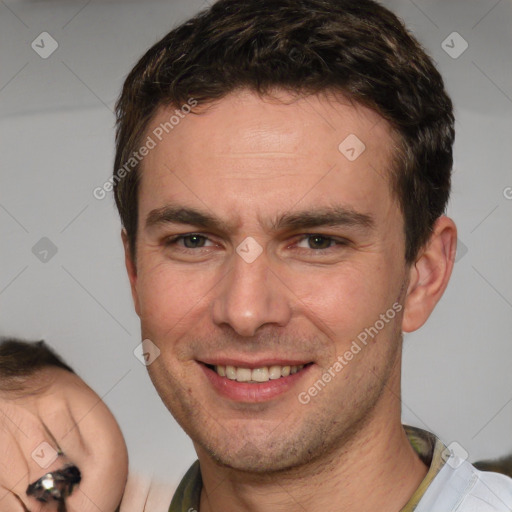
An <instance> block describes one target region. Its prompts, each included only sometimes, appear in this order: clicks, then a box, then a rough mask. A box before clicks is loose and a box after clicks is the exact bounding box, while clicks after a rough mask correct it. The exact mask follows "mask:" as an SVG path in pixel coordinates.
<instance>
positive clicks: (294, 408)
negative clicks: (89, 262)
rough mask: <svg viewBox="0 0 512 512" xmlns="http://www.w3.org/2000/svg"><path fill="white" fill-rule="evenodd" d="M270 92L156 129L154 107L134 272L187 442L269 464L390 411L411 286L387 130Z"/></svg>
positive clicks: (334, 442)
mask: <svg viewBox="0 0 512 512" xmlns="http://www.w3.org/2000/svg"><path fill="white" fill-rule="evenodd" d="M280 99H281V100H283V101H276V100H275V99H274V100H271V99H268V98H267V99H262V98H260V97H258V96H257V95H255V94H253V93H251V92H248V91H243V92H239V93H236V94H231V95H229V96H227V97H225V98H224V99H222V100H220V101H218V102H217V103H215V104H213V105H210V106H209V107H208V108H207V109H201V113H200V114H199V115H194V114H189V115H186V116H185V117H184V118H183V119H180V122H179V124H178V125H176V126H174V128H173V129H172V131H170V133H169V134H167V135H165V134H164V137H162V141H158V140H157V139H156V137H155V136H154V134H153V132H154V130H155V129H156V128H157V127H158V126H160V123H165V122H167V121H169V118H170V117H171V116H172V115H173V113H174V108H172V109H171V108H170V109H163V108H162V109H161V110H160V111H159V112H158V114H157V116H156V117H155V118H154V119H153V121H152V123H151V125H150V127H149V129H148V131H147V134H148V135H150V136H152V137H153V139H155V141H156V142H157V145H156V147H155V148H154V149H152V150H151V151H150V153H149V155H148V156H147V157H146V158H145V159H144V161H143V169H142V173H141V174H142V177H141V182H140V188H139V225H138V234H137V265H136V274H135V272H133V271H132V273H131V282H132V291H133V294H134V300H135V305H136V309H137V313H138V314H139V316H140V319H141V325H142V335H143V338H144V339H149V340H151V342H152V343H154V344H155V345H156V346H157V347H158V349H159V350H160V355H159V356H158V357H157V358H156V359H155V360H154V362H152V364H150V365H149V367H148V370H149V374H150V376H151V379H152V381H153V383H154V385H155V387H156V389H157V391H158V393H159V394H160V396H161V398H162V400H163V401H164V403H165V404H166V406H167V407H168V408H169V410H170V411H171V412H172V414H173V415H174V416H175V418H176V419H177V421H178V422H179V423H180V424H181V426H182V427H183V428H184V430H185V431H186V432H187V433H188V434H189V435H190V437H191V438H192V439H193V441H194V442H195V445H196V448H197V449H198V450H199V451H202V452H206V453H208V454H209V455H211V456H212V457H213V458H214V459H215V460H217V461H219V462H221V463H223V464H227V465H229V466H232V467H234V468H238V469H244V470H249V471H265V472H268V471H271V470H278V469H283V468H289V467H293V466H297V465H300V464H302V463H305V462H307V461H308V460H311V459H313V458H315V457H319V456H321V455H322V454H323V453H326V452H327V451H328V450H331V451H332V449H333V447H335V446H340V445H341V444H342V443H344V442H346V441H347V440H348V439H349V438H350V436H351V435H352V434H353V433H354V431H356V430H357V428H359V426H361V425H362V424H365V421H370V418H371V421H373V422H374V423H375V422H377V423H378V422H380V424H381V425H384V424H385V423H386V422H389V420H390V417H394V416H395V415H396V414H397V410H396V408H394V407H389V403H390V402H389V403H385V402H386V400H387V398H385V397H387V396H388V395H389V393H387V392H386V390H387V389H389V388H391V387H392V388H393V390H394V392H395V393H398V392H399V390H398V382H399V372H400V340H401V317H402V314H401V313H399V310H400V309H401V306H399V305H398V304H403V300H404V296H405V293H406V287H407V269H406V266H405V262H404V257H403V255H404V247H405V241H404V235H403V219H402V215H401V213H400V210H399V207H398V204H397V201H396V198H395V197H393V196H392V195H391V193H390V187H389V178H388V169H389V166H390V162H391V157H392V153H393V151H394V145H393V139H392V137H391V133H390V130H389V127H388V125H387V124H386V123H385V122H384V120H383V119H382V118H380V117H379V116H378V115H377V114H376V113H374V112H372V111H370V110H367V109H365V108H363V107H360V106H358V107H355V106H353V105H350V104H349V102H346V101H343V100H341V101H342V102H339V101H335V100H334V99H333V98H330V99H329V98H327V97H325V96H310V97H308V98H302V99H296V100H293V99H292V97H291V96H289V95H287V94H285V93H281V94H280ZM160 131H161V130H160ZM155 133H156V132H155ZM152 134H153V135H152ZM354 136H356V137H357V139H359V140H360V141H361V142H362V143H364V145H365V149H364V151H363V152H362V153H360V151H361V149H362V146H361V145H360V143H358V142H357V139H355V138H354ZM347 137H349V139H347ZM345 139H347V141H346V142H345V143H343V144H341V150H340V148H339V146H340V143H342V142H343V141H345ZM358 153H360V154H359V156H358ZM166 208H167V210H165V209H166ZM180 210H181V214H180V216H179V217H180V218H179V221H178V220H177V216H176V213H177V212H179V211H180ZM188 210H193V211H194V212H200V213H201V214H203V216H204V217H209V218H210V220H211V221H212V222H210V223H208V224H204V223H203V222H202V220H204V219H202V218H201V217H200V216H198V215H193V214H192V212H188ZM186 211H187V212H188V213H187V214H185V213H186ZM323 215H325V217H324V218H323V219H322V218H321V216H323ZM327 217H332V218H333V219H334V220H335V222H334V221H332V222H330V221H327V220H326V218H327ZM318 219H320V220H318ZM176 237H182V238H176ZM248 238H249V239H248ZM247 239H248V240H247ZM260 251H261V253H260ZM393 304H395V308H394V309H393ZM365 329H367V330H366V331H365ZM361 333H366V344H364V343H363V342H362V341H361V340H363V339H364V338H365V336H364V335H362V334H361ZM370 333H371V334H370ZM358 336H359V338H358ZM354 340H359V341H357V345H358V346H359V348H360V350H357V348H354V347H355V346H354V345H353V341H354ZM351 347H352V349H351ZM347 351H351V352H352V354H353V357H351V358H350V357H345V356H344V354H346V352H347ZM339 356H340V357H341V358H342V359H341V360H340V359H338V357H339ZM336 361H338V362H339V364H341V366H342V368H341V369H340V366H333V365H335V363H336ZM340 361H343V363H341V362H340ZM301 365H304V367H303V368H302V369H299V371H297V373H294V374H292V375H289V376H286V374H287V373H288V370H287V368H286V367H288V366H292V367H293V366H299V368H300V366H301ZM218 366H221V367H224V368H225V367H226V366H232V367H233V366H234V367H235V369H234V370H233V369H232V368H230V369H227V370H226V369H224V371H223V369H222V368H220V369H218V368H217V370H218V371H216V367H218ZM258 368H260V370H257V371H251V370H254V369H258ZM261 368H266V370H265V369H261ZM329 368H331V372H330V374H331V379H327V378H325V372H326V371H328V370H329ZM226 371H227V372H228V374H229V375H228V376H231V377H232V378H233V377H236V379H238V380H233V379H232V378H227V377H225V376H221V375H219V374H218V372H220V373H221V374H223V373H224V372H226ZM292 371H293V369H292ZM235 372H236V373H235ZM279 375H281V376H280V377H279ZM283 375H284V376H283ZM322 376H324V378H323V383H324V385H321V384H317V388H316V389H317V392H316V393H315V392H314V391H311V392H310V391H308V390H309V389H310V388H311V387H312V386H314V384H315V382H317V381H319V380H322ZM277 377H278V378H277ZM247 379H249V380H250V382H247V381H246V380H247ZM244 380H245V382H244ZM256 380H263V381H264V382H259V383H257V382H254V381H256ZM326 380H329V381H328V382H327V383H326ZM239 381H240V382H239ZM308 397H309V399H308ZM306 402H307V403H306ZM370 413H371V414H370ZM398 414H399V412H398ZM356 427H357V428H356Z"/></svg>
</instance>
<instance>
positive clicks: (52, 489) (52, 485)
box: [27, 466, 82, 503]
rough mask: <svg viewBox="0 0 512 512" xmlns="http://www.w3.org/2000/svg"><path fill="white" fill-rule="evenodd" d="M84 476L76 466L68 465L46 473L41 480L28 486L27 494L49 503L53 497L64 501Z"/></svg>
mask: <svg viewBox="0 0 512 512" xmlns="http://www.w3.org/2000/svg"><path fill="white" fill-rule="evenodd" d="M81 479H82V476H81V474H80V470H79V469H78V468H77V467H76V466H66V467H64V468H62V469H59V470H57V471H52V472H51V473H46V475H44V476H42V477H41V478H40V479H39V480H36V481H35V482H34V483H33V484H30V485H29V486H28V487H27V496H33V497H34V498H35V499H36V500H38V501H42V502H43V503H48V501H50V500H51V499H53V500H55V501H60V502H63V501H64V499H65V498H67V497H68V496H69V495H70V494H71V493H72V492H73V487H74V486H75V485H76V484H78V483H80V480H81Z"/></svg>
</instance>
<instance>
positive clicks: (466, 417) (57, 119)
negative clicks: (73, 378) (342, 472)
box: [0, 0, 512, 481]
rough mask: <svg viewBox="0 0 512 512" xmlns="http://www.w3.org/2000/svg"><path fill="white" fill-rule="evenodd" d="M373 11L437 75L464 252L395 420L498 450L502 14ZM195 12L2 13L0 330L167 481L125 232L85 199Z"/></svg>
mask: <svg viewBox="0 0 512 512" xmlns="http://www.w3.org/2000/svg"><path fill="white" fill-rule="evenodd" d="M384 4H385V5H388V6H389V7H391V8H392V9H393V10H394V11H395V12H397V13H398V14H399V15H400V16H401V17H402V18H403V19H404V20H405V21H406V23H407V24H408V26H409V28H410V29H411V30H412V32H413V33H415V34H416V36H417V37H418V38H419V39H420V40H421V41H422V42H423V44H424V45H425V46H426V47H427V49H428V51H429V52H430V54H431V55H432V57H433V58H434V59H435V61H436V62H437V63H438V66H439V68H440V70H441V72H442V74H443V76H444V77H445V80H446V84H447V87H448V90H449V92H450V93H451V95H452V97H453V99H454V102H455V106H456V116H457V125H456V129H457V140H456V147H455V169H454V174H453V195H452V200H451V203H450V206H449V211H448V213H449V215H450V216H452V217H453V218H454V219H455V221H456V222H457V225H458V228H459V239H460V241H461V247H462V251H461V252H460V253H459V256H458V258H459V259H458V261H457V263H456V266H455V270H454V274H453V277H452V282H451V284H450V286H449V288H448V290H447V292H446V294H445V296H444V298H443V299H442V300H441V302H440V304H439V306H438V307H437V309H436V311H435V312H434V314H433V315H432V317H431V319H430V321H429V322H428V323H427V325H426V326H425V327H423V328H422V329H421V330H420V331H418V332H417V333H414V334H411V335H407V336H406V339H405V353H404V371H403V375H404V379H403V419H404V422H406V423H409V424H414V425H417V426H420V427H423V428H427V429H429V430H431V431H433V432H435V433H436V434H438V435H439V436H441V438H442V439H443V440H444V441H445V442H446V443H449V442H451V441H457V442H458V443H460V444H461V445H462V446H463V447H464V448H465V449H466V450H467V451H468V452H469V458H470V460H476V459H478V458H482V457H491V456H497V455H501V454H503V453H505V452H507V451H511V450H512V428H511V427H512V372H511V371H510V362H511V360H512V358H511V356H512V270H511V255H512V199H511V197H512V189H510V188H507V187H512V153H511V146H512V123H511V121H512V58H511V53H512V52H511V50H512V3H511V2H510V0H500V1H499V0H448V1H447V0H443V1H442V0H415V1H413V0H387V1H386V2H384ZM206 5H207V4H206V3H205V2H203V1H202V0H188V1H185V0H179V1H177V0H173V1H167V2H164V1H154V0H150V1H145V2H135V1H134V2H130V1H128V0H124V1H123V0H119V1H117V0H116V1H114V0H112V1H100V0H97V1H89V2H88V1H87V0H84V1H72V0H48V1H47V0H39V1H36V0H32V1H30V0H18V1H16V0H4V1H2V2H0V59H1V66H0V112H1V121H0V136H1V139H0V140H1V143H2V144H1V153H0V155H1V159H0V166H1V167H0V169H1V171H0V172H1V178H0V232H1V244H0V258H1V259H0V314H1V317H0V335H4V336H6V335H15V336H21V337H24V338H28V339H45V340H46V341H47V342H49V344H50V345H52V346H53V347H54V348H55V349H56V350H57V351H58V352H59V353H61V354H62V355H63V356H64V358H65V359H66V360H67V361H69V363H70V364H71V365H72V366H74V367H75V368H76V370H77V372H78V373H79V374H80V375H81V376H82V378H84V379H85V381H86V382H88V383H89V385H91V387H93V388H94V389H95V390H96V391H97V392H98V394H99V395H100V396H102V397H103V399H104V401H105V402H106V403H107V405H108V406H109V407H110V408H111V409H112V411H113V412H114V414H115V416H116V418H117V419H118V421H119V423H120V425H121V428H122V430H123V432H124V434H125V437H126V440H127V444H128V448H129V452H130V456H131V464H132V467H134V468H135V469H137V470H138V471H143V472H147V473H150V472H153V471H154V472H155V473H156V474H159V476H160V477H165V478H169V479H170V480H173V481H177V480H178V479H179V478H180V477H181V475H182V474H183V473H184V471H185V470H186V469H187V468H188V466H189V465H190V463H191V462H192V461H193V460H195V453H194V451H193V447H192V443H191V442H190V440H189V439H188V438H187V436H186V435H185V434H184V433H183V432H182V431H181V429H180V428H179V427H178V426H177V424H176V423H175V421H174V420H173V418H172V417H171V415H170V414H169V413H168V411H167V409H166V408H165V407H164V405H163V404H162V403H161V401H160V399H159V397H158V396H157V394H156V391H155V390H154V388H153V386H152V384H151V382H150V380H149V378H148V376H147V373H146V369H145V367H144V366H143V365H142V364H141V363H140V362H139V361H138V360H137V359H136V358H135V357H134V355H133V350H134V348H135V347H136V346H137V345H138V344H139V342H140V337H139V336H140V332H139V325H138V318H137V316H136V315H135V313H134V311H133V308H132V302H131V296H130V293H129V286H128V280H127V278H126V276H125V270H124V264H123V254H122V246H121V242H120V237H119V231H120V223H119V220H118V217H117V213H116V211H115V209H114V205H113V198H112V197H111V196H108V197H107V198H106V199H104V200H101V201H100V200H97V199H95V198H94V197H93V195H92V191H93V189H94V188H95V187H97V186H99V185H101V184H102V183H104V181H105V180H106V179H107V178H108V177H109V175H110V173H111V166H112V161H113V154H114V153H113V147H114V146H113V135H114V132H113V123H114V115H113V113H112V110H113V106H114V102H115V99H116V97H117V95H118V93H119V91H120V87H121V84H122V81H123V78H124V77H125V75H126V74H127V73H128V71H129V70H130V68H131V66H132V65H133V64H134V63H135V61H136V60H137V59H138V57H139V56H140V55H141V54H142V53H143V52H144V51H145V50H146V49H147V48H148V47H149V46H151V45H152V44H153V43H154V42H156V41H157V40H158V39H160V38H161V37H162V36H163V35H164V34H166V33H167V32H168V31H169V30H170V29H171V28H172V27H173V26H175V25H176V24H178V23H179V22H181V21H183V20H184V19H185V18H187V17H189V16H190V15H192V14H194V13H195V12H196V11H198V10H199V9H202V8H204V7H206ZM43 31H47V32H48V33H50V34H51V36H52V37H53V38H54V39H55V40H56V41H57V43H58V45H59V46H58V49H57V50H56V51H55V52H54V53H53V54H52V55H51V56H50V57H49V58H47V59H42V58H41V57H40V56H39V55H38V54H37V53H36V52H35V51H34V50H33V49H32V48H31V43H32V41H34V40H36V38H37V36H39V34H40V33H41V32H43ZM454 31H456V32H458V33H459V34H460V35H461V36H462V37H463V38H464V40H465V41H467V43H468V45H469V46H468V48H467V50H466V51H465V52H464V53H462V55H460V56H459V57H458V58H452V57H451V56H450V55H448V53H446V51H445V50H444V49H443V47H442V42H443V41H444V40H446V38H447V37H448V36H449V35H450V34H451V33H452V32H454ZM38 40H39V41H40V39H37V40H36V41H38ZM452 40H453V43H452ZM461 42H462V41H461V40H459V39H453V36H450V37H449V38H448V39H447V42H446V43H445V45H447V44H448V45H450V46H453V47H454V48H453V49H452V50H451V51H452V53H453V52H457V51H458V50H460V49H461V48H462V47H461V46H460V45H461ZM39 44H40V43H39ZM47 44H48V43H46V48H48V46H47ZM507 192H508V194H507ZM506 195H508V199H507V197H506ZM43 237H47V238H48V239H49V240H51V242H52V243H53V244H54V246H55V247H56V248H57V252H56V254H55V255H54V256H53V257H48V261H46V262H42V261H40V260H39V259H38V258H37V257H36V255H35V254H34V253H33V252H32V248H33V247H34V245H35V244H36V243H37V242H38V241H39V240H40V239H41V238H43ZM40 243H42V242H40ZM49 256H51V253H50V254H49Z"/></svg>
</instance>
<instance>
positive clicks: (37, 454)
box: [0, 367, 128, 512]
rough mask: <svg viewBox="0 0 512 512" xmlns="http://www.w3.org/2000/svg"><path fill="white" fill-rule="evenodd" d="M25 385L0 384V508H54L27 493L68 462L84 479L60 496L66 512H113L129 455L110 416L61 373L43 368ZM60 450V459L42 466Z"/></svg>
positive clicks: (20, 511)
mask: <svg viewBox="0 0 512 512" xmlns="http://www.w3.org/2000/svg"><path fill="white" fill-rule="evenodd" d="M23 380H24V381H25V384H26V387H24V389H23V390H22V391H16V390H14V391H13V390H12V389H7V388H6V387H5V386H4V387H2V380H1V379H0V510H1V511H2V512H26V511H30V512H50V511H52V512H53V511H56V510H57V504H56V502H53V503H48V504H46V503H41V502H38V501H36V500H35V498H33V497H29V496H27V495H26V490H27V487H28V485H29V484H31V483H33V482H35V481H36V480H38V479H39V478H40V477H42V476H43V475H44V474H46V473H48V472H51V471H56V470H58V469H62V467H63V466H64V465H65V464H68V463H69V464H74V465H76V466H77V467H78V468H79V470H80V472H81V477H82V478H81V482H80V484H79V485H78V486H76V487H75V488H74V490H73V492H72V493H71V495H70V496H69V497H68V498H67V499H66V510H67V511H68V512H114V511H115V510H116V507H117V506H118V504H119V502H120V501H121V496H122V494H123V491H124V487H125V484H126V480H127V474H128V454H127V450H126V445H125V442H124V439H123V436H122V433H121V430H120V428H119V426H118V424H117V422H116V420H115V418H114V417H113V415H112V413H111V412H110V411H109V409H108V408H107V406H106V405H105V404H104V403H103V402H102V400H101V399H100V397H99V396H98V395H97V394H96V393H95V392H94V391H93V390H92V389H91V388H89V387H88V386H87V385H86V384H85V382H83V381H82V380H81V379H80V378H79V377H78V376H77V375H75V374H73V373H71V372H68V371H67V370H64V369H62V368H57V367H45V368H43V369H39V370H37V372H36V373H35V374H34V375H30V376H28V377H24V379H23ZM42 443H47V444H42ZM59 447H60V449H61V450H62V452H63V455H62V456H59V457H57V458H56V460H54V461H53V462H52V463H51V464H50V465H49V466H48V467H42V466H44V465H45V463H47V462H48V459H50V460H51V457H52V455H55V451H58V450H59Z"/></svg>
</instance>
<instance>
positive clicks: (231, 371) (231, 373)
mask: <svg viewBox="0 0 512 512" xmlns="http://www.w3.org/2000/svg"><path fill="white" fill-rule="evenodd" d="M226 377H227V378H228V379H231V380H236V368H235V367H234V366H229V365H228V366H226Z"/></svg>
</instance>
